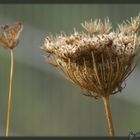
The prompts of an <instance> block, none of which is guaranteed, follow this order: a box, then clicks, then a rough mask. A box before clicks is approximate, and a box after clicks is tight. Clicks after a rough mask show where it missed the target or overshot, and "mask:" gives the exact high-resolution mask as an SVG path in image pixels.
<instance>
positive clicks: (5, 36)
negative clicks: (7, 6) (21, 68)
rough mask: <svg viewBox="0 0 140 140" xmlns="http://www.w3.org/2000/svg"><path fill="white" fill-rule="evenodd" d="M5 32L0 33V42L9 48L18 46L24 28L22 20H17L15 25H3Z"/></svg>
mask: <svg viewBox="0 0 140 140" xmlns="http://www.w3.org/2000/svg"><path fill="white" fill-rule="evenodd" d="M1 29H2V30H3V32H2V33H1V34H0V44H1V45H2V46H3V47H5V48H9V49H13V48H14V47H16V46H17V44H18V41H19V36H20V33H21V31H22V29H23V25H22V23H21V22H17V23H15V24H14V25H7V24H5V25H3V26H1Z"/></svg>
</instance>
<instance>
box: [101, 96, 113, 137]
mask: <svg viewBox="0 0 140 140" xmlns="http://www.w3.org/2000/svg"><path fill="white" fill-rule="evenodd" d="M102 98H103V101H104V106H105V114H106V119H107V123H108V128H109V135H110V136H114V135H115V132H114V128H113V122H112V115H111V110H110V103H109V96H106V97H102Z"/></svg>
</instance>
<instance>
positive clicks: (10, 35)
mask: <svg viewBox="0 0 140 140" xmlns="http://www.w3.org/2000/svg"><path fill="white" fill-rule="evenodd" d="M1 29H2V31H3V32H2V33H1V34H0V45H2V46H3V47H4V48H7V49H8V50H10V58H11V67H10V85H9V96H8V111H7V116H6V136H9V128H10V113H11V102H12V101H11V100H12V88H13V87H12V85H13V69H14V55H13V49H14V48H15V47H16V46H17V45H18V42H19V36H20V33H21V31H22V29H23V25H22V23H21V22H17V23H15V24H14V25H7V24H5V25H3V26H1Z"/></svg>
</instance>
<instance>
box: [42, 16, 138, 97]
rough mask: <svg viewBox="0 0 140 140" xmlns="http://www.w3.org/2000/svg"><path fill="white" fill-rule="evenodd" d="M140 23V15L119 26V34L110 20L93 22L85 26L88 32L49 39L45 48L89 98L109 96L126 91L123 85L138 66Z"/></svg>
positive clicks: (68, 77) (56, 65)
mask: <svg viewBox="0 0 140 140" xmlns="http://www.w3.org/2000/svg"><path fill="white" fill-rule="evenodd" d="M139 24H140V15H139V16H137V17H136V18H131V21H127V22H124V23H123V24H121V25H118V28H117V30H116V32H115V31H111V28H112V27H111V23H110V22H109V19H108V18H107V19H105V21H104V22H101V20H95V21H94V22H93V21H92V20H91V21H90V22H85V23H84V24H82V26H83V27H84V28H85V29H86V30H87V31H88V33H85V32H80V33H79V32H76V31H75V32H74V33H73V34H72V35H70V36H66V35H62V34H61V35H60V36H57V37H55V38H53V37H49V36H48V37H46V38H45V42H44V45H43V47H42V49H43V50H44V51H46V52H47V53H49V55H50V63H51V64H52V65H54V66H55V67H57V68H59V69H60V70H61V71H62V72H63V73H64V75H65V76H66V77H67V79H69V80H70V81H71V82H73V83H75V84H77V85H79V86H80V87H81V88H82V89H85V90H86V91H87V92H84V94H85V95H87V96H91V97H102V96H103V97H106V96H109V95H112V94H115V93H117V92H119V91H121V90H122V88H123V87H122V83H123V82H124V81H125V79H126V78H127V77H128V76H129V74H130V73H131V72H132V71H133V69H134V68H135V66H136V60H137V58H138V57H137V56H138V50H139V47H140V39H139V37H138V33H137V31H138V28H139Z"/></svg>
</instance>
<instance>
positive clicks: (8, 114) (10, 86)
mask: <svg viewBox="0 0 140 140" xmlns="http://www.w3.org/2000/svg"><path fill="white" fill-rule="evenodd" d="M10 57H11V67H10V85H9V97H8V110H7V116H6V117H7V118H6V137H8V136H9V128H10V112H11V101H12V100H11V99H12V85H13V68H14V57H13V50H12V49H10Z"/></svg>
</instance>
